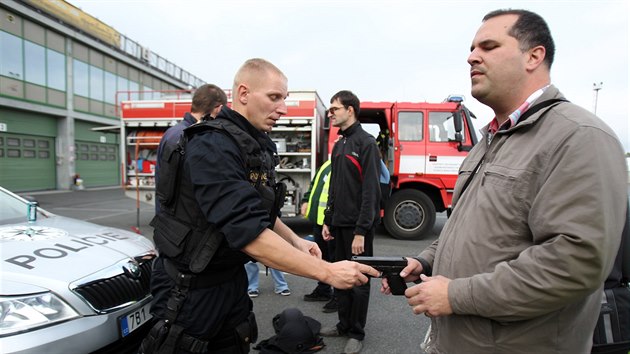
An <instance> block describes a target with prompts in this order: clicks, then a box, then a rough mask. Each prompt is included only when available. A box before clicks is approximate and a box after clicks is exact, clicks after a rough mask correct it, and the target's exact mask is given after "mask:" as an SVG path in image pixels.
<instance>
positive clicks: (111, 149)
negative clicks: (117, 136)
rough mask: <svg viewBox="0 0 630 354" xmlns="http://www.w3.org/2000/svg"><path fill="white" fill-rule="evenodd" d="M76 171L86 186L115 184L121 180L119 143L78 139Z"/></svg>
mask: <svg viewBox="0 0 630 354" xmlns="http://www.w3.org/2000/svg"><path fill="white" fill-rule="evenodd" d="M75 151H76V160H75V161H76V166H75V167H76V171H77V173H78V174H79V175H80V176H81V179H83V185H84V186H85V187H101V186H114V185H117V184H119V183H120V182H119V181H120V172H119V171H120V168H119V166H118V158H117V157H118V145H116V144H106V143H96V142H90V141H76V150H75Z"/></svg>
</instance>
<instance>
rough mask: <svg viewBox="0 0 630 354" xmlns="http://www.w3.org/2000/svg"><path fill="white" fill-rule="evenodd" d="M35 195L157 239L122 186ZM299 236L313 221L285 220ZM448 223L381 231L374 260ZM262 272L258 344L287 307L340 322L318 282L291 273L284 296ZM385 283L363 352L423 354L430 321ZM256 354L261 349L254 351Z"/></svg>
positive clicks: (70, 212)
mask: <svg viewBox="0 0 630 354" xmlns="http://www.w3.org/2000/svg"><path fill="white" fill-rule="evenodd" d="M22 195H23V196H32V197H33V198H35V199H36V200H37V201H38V202H39V205H40V207H42V208H44V209H46V210H48V211H50V212H53V213H55V214H58V215H63V216H67V217H72V218H76V219H81V220H85V221H90V222H93V223H96V224H100V225H106V226H111V227H117V228H121V229H125V230H139V232H140V233H141V234H143V235H144V236H146V237H148V238H149V239H151V238H152V234H153V229H152V228H151V226H149V222H150V221H151V218H153V215H154V207H153V206H152V205H149V204H146V203H142V202H141V203H137V202H136V201H135V200H132V199H129V198H127V197H125V195H124V193H123V191H122V189H121V188H118V187H116V188H104V189H91V190H81V191H52V192H39V193H22ZM283 220H284V221H285V223H286V224H287V225H289V226H290V227H291V228H292V229H293V230H294V231H295V232H296V233H297V234H298V235H300V236H302V237H304V236H306V235H308V234H310V233H311V225H310V224H309V222H308V221H306V220H304V219H302V218H300V217H297V218H287V219H283ZM445 221H446V215H445V214H439V215H438V218H437V222H436V226H435V228H434V229H433V232H432V234H431V235H430V236H429V237H428V238H426V239H424V240H418V241H402V240H395V239H393V238H391V237H389V236H388V235H387V232H386V231H385V229H384V228H383V227H379V228H378V229H377V233H376V236H375V240H374V250H375V256H413V255H416V254H418V253H419V251H421V250H422V249H424V248H425V247H427V246H428V245H429V244H430V243H431V242H433V240H435V238H437V235H438V234H439V232H440V230H441V228H442V227H443V225H444V222H445ZM260 268H261V273H262V274H261V277H260V289H259V290H260V292H261V294H260V296H259V297H257V298H255V299H253V301H254V312H255V314H256V318H257V322H258V329H259V336H258V340H259V341H260V340H263V339H267V338H269V337H271V336H272V335H273V334H274V330H273V326H272V322H271V321H272V319H273V317H274V316H275V315H276V314H279V313H280V312H282V311H283V310H284V309H286V308H291V307H294V308H298V309H300V310H301V311H302V312H303V313H304V314H305V315H306V316H310V317H312V318H314V319H316V320H318V321H319V322H321V324H322V326H323V327H328V326H333V325H335V324H336V323H337V314H336V313H323V312H322V306H323V305H324V302H306V301H304V300H303V298H302V297H303V296H304V295H305V294H308V293H310V292H311V291H312V290H313V289H314V288H315V286H316V285H317V283H316V281H314V280H311V279H306V278H302V277H298V276H295V275H292V274H286V280H287V282H288V284H289V287H290V289H291V295H290V296H280V295H277V294H274V292H273V279H271V276H265V274H264V273H265V271H264V267H260ZM379 288H380V280H378V279H374V280H372V281H371V293H370V309H369V312H368V320H367V325H366V328H365V330H366V338H365V340H364V342H363V351H362V353H365V354H369V353H374V354H377V353H378V354H382V353H388V354H398V353H400V354H407V353H424V351H422V349H421V348H420V344H421V343H422V341H423V340H424V336H425V334H426V331H427V328H428V325H429V320H428V319H427V318H426V317H425V316H422V315H414V314H413V313H412V311H411V307H409V305H408V304H407V302H406V299H405V298H404V297H403V296H392V295H383V294H381V293H380V291H379ZM324 343H325V344H326V346H325V347H324V349H323V350H321V351H320V353H341V352H342V351H343V348H344V346H345V343H346V339H345V338H328V337H326V338H324ZM251 352H252V353H257V351H255V350H252V351H251Z"/></svg>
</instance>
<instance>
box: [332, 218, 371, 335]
mask: <svg viewBox="0 0 630 354" xmlns="http://www.w3.org/2000/svg"><path fill="white" fill-rule="evenodd" d="M331 233H332V235H333V237H334V238H335V242H336V247H335V261H341V260H350V259H351V258H352V256H353V254H352V241H353V240H354V227H335V228H333V230H332V231H331ZM364 236H365V243H364V248H365V251H364V252H363V254H361V256H372V255H373V254H374V250H373V243H374V229H373V228H372V229H370V231H368V233H367V235H364ZM335 295H336V296H337V303H338V310H337V314H338V316H339V323H337V329H338V330H339V332H340V333H344V334H346V335H347V336H348V337H350V338H354V339H358V340H363V338H365V330H364V328H365V323H366V321H367V312H368V305H369V303H370V282H369V281H368V282H367V283H365V284H363V285H361V286H355V287H353V288H352V289H348V290H341V289H335Z"/></svg>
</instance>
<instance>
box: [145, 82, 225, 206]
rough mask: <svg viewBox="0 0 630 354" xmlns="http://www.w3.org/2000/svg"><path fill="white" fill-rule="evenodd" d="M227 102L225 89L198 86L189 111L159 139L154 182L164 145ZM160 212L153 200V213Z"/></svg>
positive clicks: (214, 113) (172, 141)
mask: <svg viewBox="0 0 630 354" xmlns="http://www.w3.org/2000/svg"><path fill="white" fill-rule="evenodd" d="M226 104H227V95H226V94H225V91H223V89H221V88H220V87H218V86H216V85H213V84H204V85H201V86H199V88H198V89H196V90H195V93H194V94H193V97H192V103H191V106H190V112H186V114H185V115H184V119H182V120H181V121H179V123H177V124H175V125H174V126H172V127H170V128H168V129H167V130H166V132H164V135H163V136H162V139H160V145H158V148H157V160H156V164H155V183H156V185H157V182H158V181H157V179H158V176H159V173H158V171H159V169H160V160H161V157H162V152H163V151H164V146H165V145H167V144H177V142H178V141H179V138H180V137H181V136H182V133H183V132H184V129H186V128H188V127H190V126H191V125H193V124H195V123H197V122H200V121H201V120H202V119H214V117H216V116H217V114H219V111H220V110H221V107H223V106H225V105H226ZM159 212H160V203H159V202H158V201H156V202H155V213H156V214H157V213H159Z"/></svg>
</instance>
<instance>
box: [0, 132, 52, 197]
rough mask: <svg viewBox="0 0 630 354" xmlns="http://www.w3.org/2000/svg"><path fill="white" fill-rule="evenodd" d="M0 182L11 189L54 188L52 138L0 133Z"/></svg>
mask: <svg viewBox="0 0 630 354" xmlns="http://www.w3.org/2000/svg"><path fill="white" fill-rule="evenodd" d="M0 185H1V186H3V187H4V188H7V189H9V190H11V191H14V192H21V191H33V190H45V189H55V188H56V185H57V181H56V178H55V140H54V139H53V138H50V137H42V136H34V135H22V134H13V133H0Z"/></svg>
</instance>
